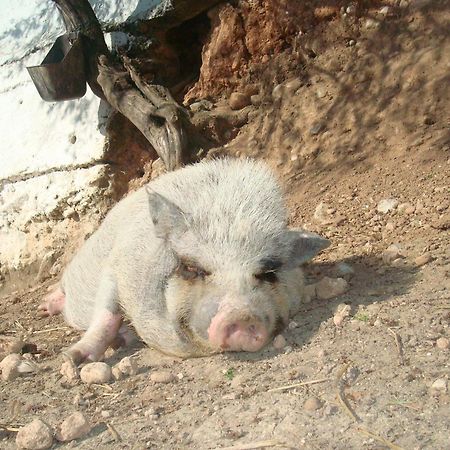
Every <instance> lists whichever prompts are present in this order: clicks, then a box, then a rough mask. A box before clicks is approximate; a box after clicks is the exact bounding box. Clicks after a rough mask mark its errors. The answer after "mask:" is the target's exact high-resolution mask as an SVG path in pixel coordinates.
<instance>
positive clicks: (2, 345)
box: [0, 336, 24, 355]
mask: <svg viewBox="0 0 450 450" xmlns="http://www.w3.org/2000/svg"><path fill="white" fill-rule="evenodd" d="M23 346H24V342H23V341H22V339H18V338H16V337H10V336H1V337H0V354H5V355H9V354H11V353H20V351H21V350H22V347H23Z"/></svg>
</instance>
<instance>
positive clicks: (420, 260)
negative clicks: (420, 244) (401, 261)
mask: <svg viewBox="0 0 450 450" xmlns="http://www.w3.org/2000/svg"><path fill="white" fill-rule="evenodd" d="M431 260H432V258H431V255H430V254H429V253H424V254H423V255H421V256H418V257H417V258H416V259H414V264H415V265H416V266H417V267H421V266H424V265H425V264H428V263H429V262H430V261H431Z"/></svg>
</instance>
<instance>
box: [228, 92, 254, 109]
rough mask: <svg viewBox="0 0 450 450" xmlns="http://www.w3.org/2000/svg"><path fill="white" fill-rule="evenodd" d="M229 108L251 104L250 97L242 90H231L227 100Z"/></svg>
mask: <svg viewBox="0 0 450 450" xmlns="http://www.w3.org/2000/svg"><path fill="white" fill-rule="evenodd" d="M228 104H229V105H230V108H231V109H232V110H234V111H237V110H239V109H242V108H245V107H246V106H248V105H250V104H251V100H250V97H249V96H248V95H246V94H243V93H242V92H233V93H232V94H231V95H230V98H229V100H228Z"/></svg>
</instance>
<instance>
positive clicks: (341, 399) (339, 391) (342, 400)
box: [336, 364, 361, 422]
mask: <svg viewBox="0 0 450 450" xmlns="http://www.w3.org/2000/svg"><path fill="white" fill-rule="evenodd" d="M349 366H350V364H345V365H344V366H343V367H342V368H341V369H340V370H339V371H338V373H337V375H336V398H337V401H338V405H339V406H340V407H341V409H342V410H343V411H344V412H345V414H347V415H348V416H349V417H350V418H351V419H352V420H354V421H355V422H361V419H360V418H359V417H358V416H357V415H356V413H355V412H354V411H353V409H352V408H351V406H350V405H349V403H348V401H347V399H346V397H345V393H344V390H343V388H342V377H343V376H344V373H345V372H346V371H347V369H348V367H349Z"/></svg>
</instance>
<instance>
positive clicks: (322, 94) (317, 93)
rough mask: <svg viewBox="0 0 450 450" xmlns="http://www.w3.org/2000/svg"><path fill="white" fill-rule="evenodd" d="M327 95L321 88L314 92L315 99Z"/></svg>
mask: <svg viewBox="0 0 450 450" xmlns="http://www.w3.org/2000/svg"><path fill="white" fill-rule="evenodd" d="M326 95H327V91H326V90H325V89H323V88H318V89H317V91H316V96H317V98H324V97H325V96H326Z"/></svg>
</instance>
